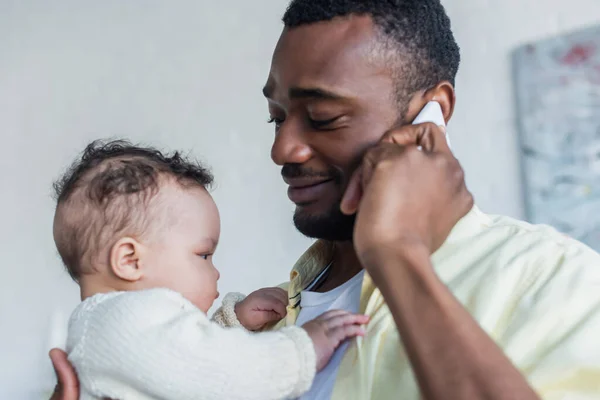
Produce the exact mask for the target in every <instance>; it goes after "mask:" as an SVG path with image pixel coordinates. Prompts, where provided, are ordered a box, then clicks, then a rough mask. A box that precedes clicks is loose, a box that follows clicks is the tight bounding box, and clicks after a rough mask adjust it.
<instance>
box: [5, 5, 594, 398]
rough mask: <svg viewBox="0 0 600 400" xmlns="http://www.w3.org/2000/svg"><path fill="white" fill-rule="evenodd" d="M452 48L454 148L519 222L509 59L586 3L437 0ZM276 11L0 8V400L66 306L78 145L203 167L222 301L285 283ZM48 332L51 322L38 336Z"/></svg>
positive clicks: (476, 187)
mask: <svg viewBox="0 0 600 400" xmlns="http://www.w3.org/2000/svg"><path fill="white" fill-rule="evenodd" d="M445 4H446V5H447V7H448V10H449V12H450V15H451V17H452V18H453V22H454V27H455V32H456V34H457V37H458V40H459V42H460V44H461V45H462V49H463V59H464V62H463V65H462V69H461V72H460V77H459V80H458V90H459V92H458V95H459V103H458V104H459V105H458V108H457V110H456V114H455V118H454V120H453V122H452V125H451V130H450V133H451V134H452V136H453V146H454V148H455V150H456V152H457V154H458V156H459V158H460V159H461V161H462V162H463V164H464V166H465V168H466V170H467V176H468V183H469V185H470V187H471V189H472V190H473V191H474V192H475V194H476V197H477V199H478V201H479V203H480V204H481V206H482V207H483V208H484V209H485V210H488V211H492V212H500V213H506V214H510V215H514V216H521V215H522V206H521V192H520V186H519V167H518V157H517V154H518V153H517V148H516V136H515V131H514V111H513V110H514V108H513V105H512V104H513V102H512V81H511V80H510V62H509V61H510V60H509V52H510V51H511V50H512V49H513V47H514V46H516V45H517V44H520V43H521V42H523V41H529V40H532V39H537V38H540V37H544V36H547V35H551V34H555V33H558V32H560V31H563V30H566V29H571V28H574V27H578V26H579V25H580V24H582V23H583V24H585V23H589V22H592V21H594V20H595V21H598V19H599V16H600V3H599V2H598V0H571V1H569V2H564V1H560V0H544V1H541V0H509V1H500V0H488V1H484V0H446V1H445ZM285 5H286V1H284V0H261V1H260V2H256V1H247V0H236V1H234V0H224V1H220V2H198V1H191V0H185V1H184V0H180V1H178V2H165V1H157V0H145V1H141V0H130V1H120V0H104V1H101V2H99V1H96V2H92V1H87V2H83V1H74V0H61V1H55V2H48V1H43V0H37V1H36V0H23V1H17V0H14V1H13V0H3V1H1V2H0V132H1V133H0V135H1V136H0V137H1V138H2V144H3V145H4V148H3V154H2V157H0V182H2V185H3V187H4V190H3V195H2V196H1V198H0V254H2V255H3V260H2V264H1V268H2V273H3V279H2V281H0V324H1V325H0V326H1V329H0V399H29V398H31V399H34V398H44V397H43V395H42V394H41V393H42V392H43V391H44V390H47V389H49V388H50V387H51V385H52V381H53V379H52V375H51V370H50V364H49V362H48V361H47V358H46V352H47V350H48V346H49V345H50V344H55V343H57V342H60V341H61V340H62V338H61V332H62V331H63V326H62V323H63V322H64V320H63V319H61V314H62V318H66V317H67V316H68V313H69V312H70V310H71V309H72V308H73V307H74V306H75V304H77V302H78V292H77V287H76V286H75V284H73V283H72V282H70V280H69V278H68V277H67V274H66V273H65V272H64V271H63V270H62V267H61V264H60V262H59V260H58V258H57V256H56V254H55V250H54V244H53V242H52V236H51V220H52V214H53V203H52V200H51V198H50V194H51V182H52V180H53V179H55V178H56V177H57V176H58V175H59V173H60V171H61V170H62V169H63V168H64V167H65V166H66V165H67V164H68V163H69V162H70V161H71V160H72V159H73V157H74V156H75V155H76V153H77V152H78V151H80V150H81V149H82V147H83V146H84V145H85V144H86V143H87V142H89V141H90V140H92V139H95V138H98V137H106V136H127V137H130V138H132V139H133V140H136V141H144V142H147V143H151V144H155V145H159V146H165V147H167V148H170V149H189V150H191V151H192V152H193V154H195V155H197V156H199V157H201V158H202V159H204V160H205V161H206V162H207V163H208V164H210V165H212V166H213V169H214V172H215V175H216V178H217V182H218V188H217V190H216V191H215V193H214V195H215V198H216V200H217V203H218V204H219V206H220V209H221V212H222V220H223V236H222V243H221V247H220V251H219V254H218V255H217V262H218V266H219V268H220V269H221V271H222V279H221V291H222V292H223V293H225V292H227V291H231V290H237V291H246V292H247V291H249V290H251V289H253V288H257V287H260V286H264V285H269V284H275V283H278V282H280V281H283V280H284V279H286V276H287V273H288V269H289V268H290V267H291V265H292V263H293V261H294V260H295V259H296V257H297V256H298V255H299V254H300V253H301V252H302V251H303V250H304V248H305V247H306V246H307V244H308V243H309V241H308V240H306V239H304V238H302V237H301V236H300V235H299V234H297V233H296V232H295V231H294V228H293V226H292V224H291V212H292V210H293V206H292V205H291V204H289V202H288V201H287V198H286V195H285V188H284V185H283V183H282V182H281V179H280V177H279V171H278V169H277V168H276V167H274V166H273V165H272V163H271V161H270V159H269V150H270V144H271V140H272V137H273V133H272V128H271V127H269V126H267V125H266V124H265V121H266V118H267V111H266V107H265V103H264V101H263V99H262V97H261V94H260V89H261V87H262V84H263V83H264V80H265V78H266V75H267V72H268V67H269V63H270V56H271V51H272V49H273V46H274V44H275V41H276V40H277V37H278V35H279V32H280V29H281V25H280V22H279V19H280V16H281V14H282V12H283V10H284V8H285ZM53 324H58V328H57V329H56V331H55V333H56V334H57V335H58V336H53V335H52V334H51V332H52V331H53V329H52V326H53Z"/></svg>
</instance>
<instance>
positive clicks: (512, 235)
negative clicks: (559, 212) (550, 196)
mask: <svg viewBox="0 0 600 400" xmlns="http://www.w3.org/2000/svg"><path fill="white" fill-rule="evenodd" d="M487 217H488V226H487V228H486V230H487V231H489V232H490V233H498V234H499V235H501V236H504V237H505V242H506V244H507V245H513V244H516V243H521V244H522V246H525V247H527V248H528V249H529V250H530V251H531V252H532V253H535V252H536V250H542V249H543V248H545V247H552V248H553V249H555V250H556V251H557V253H561V257H567V258H570V257H572V256H584V257H588V258H590V259H594V260H597V261H600V254H598V253H597V252H596V251H594V250H593V249H591V248H590V247H588V246H587V245H585V244H584V243H582V242H580V241H578V240H576V239H574V238H572V237H570V236H568V235H566V234H564V233H561V232H559V231H558V230H556V229H555V228H553V227H551V226H549V225H544V224H532V223H529V222H525V221H521V220H518V219H515V218H511V217H507V216H502V215H488V216H487ZM484 234H485V230H484Z"/></svg>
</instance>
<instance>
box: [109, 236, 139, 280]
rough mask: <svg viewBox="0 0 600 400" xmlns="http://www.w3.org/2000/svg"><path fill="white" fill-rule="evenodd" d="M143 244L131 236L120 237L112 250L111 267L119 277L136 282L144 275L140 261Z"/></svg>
mask: <svg viewBox="0 0 600 400" xmlns="http://www.w3.org/2000/svg"><path fill="white" fill-rule="evenodd" d="M140 253H141V244H140V243H139V242H138V241H137V240H135V239H133V238H130V237H125V238H122V239H119V241H118V242H117V243H115V244H114V246H113V247H112V249H111V251H110V268H111V270H112V272H113V273H114V274H115V275H116V276H117V277H119V278H121V279H123V280H125V281H129V282H136V281H139V280H140V279H141V278H142V277H143V275H144V274H143V271H142V267H141V263H140Z"/></svg>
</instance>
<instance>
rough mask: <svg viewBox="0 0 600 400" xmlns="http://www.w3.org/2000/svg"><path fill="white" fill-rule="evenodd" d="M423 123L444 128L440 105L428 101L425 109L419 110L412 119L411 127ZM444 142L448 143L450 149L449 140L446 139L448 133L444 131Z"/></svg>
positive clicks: (444, 123) (444, 122)
mask: <svg viewBox="0 0 600 400" xmlns="http://www.w3.org/2000/svg"><path fill="white" fill-rule="evenodd" d="M425 122H433V123H434V124H436V125H439V126H443V127H445V126H446V121H444V114H443V113H442V107H441V106H440V103H438V102H437V101H430V102H429V103H427V104H425V107H423V109H422V110H421V112H420V113H419V115H417V117H416V118H415V119H414V121H413V125H417V124H422V123H425ZM446 141H447V142H448V147H450V139H449V138H448V131H446Z"/></svg>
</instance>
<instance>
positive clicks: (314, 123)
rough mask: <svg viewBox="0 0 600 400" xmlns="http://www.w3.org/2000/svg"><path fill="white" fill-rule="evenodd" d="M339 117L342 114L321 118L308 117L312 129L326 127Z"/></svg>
mask: <svg viewBox="0 0 600 400" xmlns="http://www.w3.org/2000/svg"><path fill="white" fill-rule="evenodd" d="M341 117H342V116H338V117H334V118H329V119H322V120H316V119H310V126H312V128H313V129H327V127H328V125H331V124H333V123H334V122H335V121H337V120H339V119H340V118H341Z"/></svg>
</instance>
